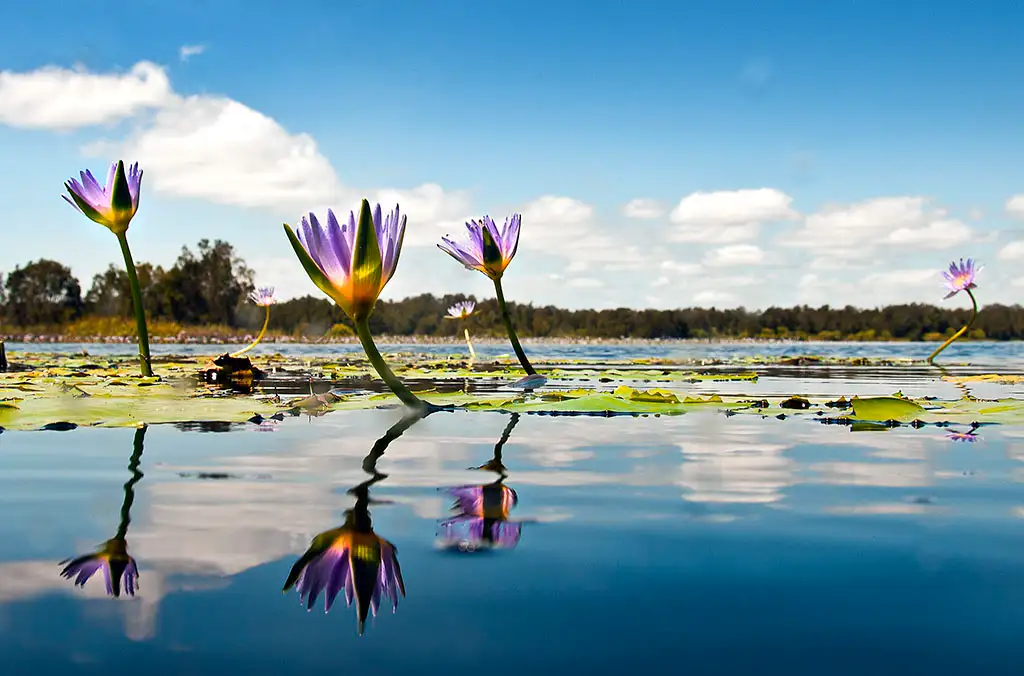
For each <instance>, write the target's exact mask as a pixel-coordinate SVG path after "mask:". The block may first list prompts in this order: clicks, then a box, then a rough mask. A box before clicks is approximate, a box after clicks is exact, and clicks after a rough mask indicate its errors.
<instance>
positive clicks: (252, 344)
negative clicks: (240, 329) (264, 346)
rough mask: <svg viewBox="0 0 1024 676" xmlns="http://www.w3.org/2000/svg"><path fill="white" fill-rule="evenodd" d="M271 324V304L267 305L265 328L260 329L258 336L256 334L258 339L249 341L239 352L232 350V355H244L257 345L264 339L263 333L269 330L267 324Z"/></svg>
mask: <svg viewBox="0 0 1024 676" xmlns="http://www.w3.org/2000/svg"><path fill="white" fill-rule="evenodd" d="M269 324H270V306H269V305H268V306H267V316H266V318H265V319H264V320H263V328H262V329H260V332H259V335H257V336H256V340H254V341H252V342H251V343H249V344H248V345H246V346H245V347H243V348H242V349H241V350H239V351H238V352H232V353H231V355H230V356H232V357H237V356H239V355H243V354H245V353H246V352H248V351H249V350H251V349H252V348H254V347H256V344H257V343H258V342H260V341H261V340H263V334H265V333H266V332H267V326H268V325H269Z"/></svg>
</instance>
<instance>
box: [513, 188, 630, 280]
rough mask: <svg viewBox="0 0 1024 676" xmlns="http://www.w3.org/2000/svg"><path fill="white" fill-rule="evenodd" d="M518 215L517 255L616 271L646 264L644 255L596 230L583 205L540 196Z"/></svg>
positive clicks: (591, 209) (590, 211)
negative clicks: (540, 255)
mask: <svg viewBox="0 0 1024 676" xmlns="http://www.w3.org/2000/svg"><path fill="white" fill-rule="evenodd" d="M520 213H521V214H522V218H523V224H522V235H521V237H522V239H521V241H520V244H519V248H520V251H522V250H524V249H525V250H530V251H536V252H543V253H546V254H549V255H555V256H559V257H562V258H568V259H571V260H572V261H573V262H575V263H577V264H580V263H582V264H588V263H599V262H600V263H606V264H607V266H606V267H607V268H608V269H610V268H611V267H612V265H614V267H615V268H616V269H619V270H629V269H634V268H636V267H638V266H641V265H643V264H644V263H645V262H646V261H647V255H646V254H645V253H644V252H642V251H641V250H640V249H639V248H638V247H637V246H636V245H632V244H626V243H625V242H623V241H621V240H619V239H618V238H617V237H614V236H612V234H611V233H609V232H605V231H604V230H602V229H601V228H600V227H598V225H597V223H596V220H595V212H594V207H593V206H591V205H589V204H587V203H586V202H582V201H580V200H578V199H575V198H572V197H565V196H560V195H544V196H542V197H538V198H537V199H535V200H533V201H531V202H529V203H527V204H525V205H524V206H523V208H522V209H521V210H520ZM527 233H528V234H527ZM617 234H618V233H617Z"/></svg>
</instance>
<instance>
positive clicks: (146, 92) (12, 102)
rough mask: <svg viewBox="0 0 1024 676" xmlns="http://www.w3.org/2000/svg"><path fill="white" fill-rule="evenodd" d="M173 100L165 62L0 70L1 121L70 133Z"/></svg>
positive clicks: (126, 116) (111, 121) (19, 125)
mask: <svg viewBox="0 0 1024 676" xmlns="http://www.w3.org/2000/svg"><path fill="white" fill-rule="evenodd" d="M172 98H173V92H172V91H171V83H170V80H169V79H168V78H167V74H166V73H165V72H164V69H163V68H161V67H160V66H158V65H156V64H154V63H150V62H149V61H140V62H139V63H137V64H135V65H134V66H132V68H131V69H130V70H129V71H127V72H124V73H102V74H101V73H90V72H89V71H87V70H85V69H84V68H81V67H76V68H57V67H54V66H46V67H44V68H39V69H38V70H33V71H29V72H27V73H14V72H11V71H0V124H5V125H8V126H11V127H20V128H25V129H53V130H60V131H66V130H71V129H76V128H79V127H88V126H95V125H101V124H109V123H113V122H118V121H120V120H123V119H125V118H128V117H132V116H133V115H136V114H138V113H141V112H143V111H144V110H147V109H153V108H159V107H161V106H163V105H165V104H166V103H168V102H169V101H170V100H171V99H172Z"/></svg>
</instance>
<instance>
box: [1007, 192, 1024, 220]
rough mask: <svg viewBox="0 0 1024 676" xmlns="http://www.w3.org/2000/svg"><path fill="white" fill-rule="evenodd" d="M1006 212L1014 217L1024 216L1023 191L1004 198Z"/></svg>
mask: <svg viewBox="0 0 1024 676" xmlns="http://www.w3.org/2000/svg"><path fill="white" fill-rule="evenodd" d="M1006 213H1008V214H1009V215H1011V216H1013V217H1014V218H1024V193H1022V194H1020V195H1014V196H1013V197H1011V198H1010V199H1008V200H1006Z"/></svg>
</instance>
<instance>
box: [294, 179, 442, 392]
mask: <svg viewBox="0 0 1024 676" xmlns="http://www.w3.org/2000/svg"><path fill="white" fill-rule="evenodd" d="M405 221H406V217H405V215H404V214H401V213H400V212H399V209H398V205H397V204H396V205H395V208H394V210H393V211H391V212H390V213H388V214H387V216H384V215H383V214H382V213H381V209H380V205H379V204H378V205H377V206H376V207H375V208H374V209H373V210H372V211H371V210H370V203H369V202H368V201H366V200H365V199H364V200H363V202H362V205H361V206H360V208H359V216H358V217H357V216H356V214H355V212H351V211H350V212H349V216H348V221H347V222H345V223H340V222H339V221H338V219H337V218H335V216H334V212H333V211H332V210H330V209H328V210H327V224H326V226H324V225H321V224H320V221H318V220H317V218H316V215H315V214H313V213H310V214H309V216H308V218H307V217H306V216H303V217H302V221H301V225H300V227H299V228H298V234H296V233H295V231H293V230H292V228H291V226H290V225H288V224H287V223H286V224H285V226H284V230H285V233H286V234H287V235H288V241H289V242H291V245H292V248H293V249H294V250H295V255H296V256H298V257H299V262H301V263H302V267H303V268H304V269H305V270H306V274H308V275H309V278H310V279H311V280H313V283H314V284H316V285H317V287H319V288H320V290H321V291H323V292H324V293H326V294H327V295H328V296H329V297H330V298H331V300H333V301H334V302H335V303H337V304H338V307H340V308H341V309H342V311H344V312H345V314H346V315H348V317H349V318H350V319H351V320H352V323H353V324H355V328H356V335H357V336H359V342H360V343H361V344H362V346H363V350H364V351H365V352H366V356H367V358H368V359H369V360H370V363H371V364H373V367H374V369H376V371H377V373H378V374H379V375H380V377H381V379H382V380H383V381H384V382H385V383H386V384H387V386H388V387H389V388H390V389H391V391H392V392H394V393H395V395H397V396H398V398H399V399H401V400H402V402H403V403H404V404H405V405H407V406H410V407H414V408H425V407H428V406H429V404H427V403H426V402H424V401H422V400H421V399H419V398H417V397H416V396H415V395H414V394H413V393H412V392H410V391H409V389H408V388H407V387H406V386H405V385H403V384H402V381H400V380H399V379H398V377H397V376H395V374H394V372H393V371H392V370H391V369H390V368H389V367H388V365H387V363H386V362H385V361H384V358H383V357H382V356H381V354H380V351H378V350H377V346H376V345H374V342H373V336H372V335H371V334H370V315H371V314H373V308H374V305H375V304H376V303H377V298H378V297H379V296H380V292H381V291H383V290H384V286H385V285H386V284H387V283H388V281H389V280H390V279H391V277H392V275H394V274H395V269H396V268H397V267H398V257H399V254H400V253H401V252H402V239H403V238H404V237H405Z"/></svg>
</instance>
